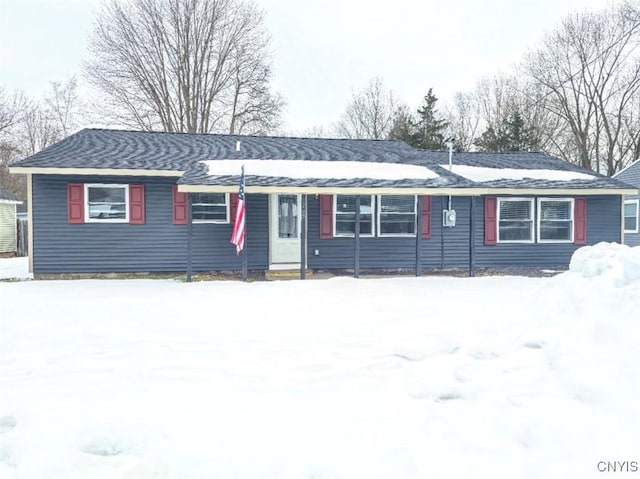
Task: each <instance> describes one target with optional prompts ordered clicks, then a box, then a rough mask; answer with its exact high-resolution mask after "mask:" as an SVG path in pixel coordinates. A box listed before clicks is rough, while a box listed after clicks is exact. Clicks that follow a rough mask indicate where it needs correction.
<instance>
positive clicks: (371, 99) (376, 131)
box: [335, 77, 400, 140]
mask: <svg viewBox="0 0 640 479" xmlns="http://www.w3.org/2000/svg"><path fill="white" fill-rule="evenodd" d="M399 107H400V105H399V102H398V100H397V99H396V97H395V95H394V94H393V92H392V91H391V90H387V89H386V88H385V87H384V84H383V82H382V80H381V79H380V78H377V77H376V78H372V79H371V81H370V82H369V85H368V86H367V87H366V88H363V89H362V90H359V91H357V92H354V93H353V95H352V97H351V101H350V102H349V104H348V105H347V107H346V109H345V111H344V113H343V114H342V117H341V118H340V121H339V122H338V123H337V124H336V126H335V128H336V131H337V133H338V134H339V135H340V136H343V137H345V138H368V139H374V140H377V139H381V138H387V136H388V135H389V132H390V130H391V127H392V126H393V119H394V115H395V113H396V111H397V109H398V108H399Z"/></svg>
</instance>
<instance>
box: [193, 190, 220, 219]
mask: <svg viewBox="0 0 640 479" xmlns="http://www.w3.org/2000/svg"><path fill="white" fill-rule="evenodd" d="M191 218H192V219H193V222H194V223H229V194H228V193H191Z"/></svg>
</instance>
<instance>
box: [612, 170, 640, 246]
mask: <svg viewBox="0 0 640 479" xmlns="http://www.w3.org/2000/svg"><path fill="white" fill-rule="evenodd" d="M615 178H616V180H620V181H624V182H625V183H627V184H628V185H630V186H632V187H633V188H637V189H640V160H638V161H636V162H635V163H634V164H633V165H631V166H629V168H627V169H626V170H624V171H621V172H620V173H618V174H617V175H615ZM639 198H640V195H633V196H625V198H624V199H625V200H637V199H639ZM624 243H625V244H627V245H629V246H640V231H638V233H625V234H624Z"/></svg>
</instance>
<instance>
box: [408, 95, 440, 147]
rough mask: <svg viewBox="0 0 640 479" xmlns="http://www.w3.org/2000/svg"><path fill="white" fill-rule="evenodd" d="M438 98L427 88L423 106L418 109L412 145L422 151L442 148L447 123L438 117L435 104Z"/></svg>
mask: <svg viewBox="0 0 640 479" xmlns="http://www.w3.org/2000/svg"><path fill="white" fill-rule="evenodd" d="M437 101H438V98H437V97H436V96H435V95H434V94H433V89H432V88H429V91H428V92H427V95H426V96H425V97H424V104H423V105H422V107H421V108H418V121H417V124H416V127H417V131H416V144H415V145H412V146H414V147H416V148H421V149H423V150H440V149H442V148H444V130H445V129H446V128H447V127H448V126H449V123H448V122H447V121H446V120H444V119H443V118H439V117H438V110H437V109H436V102H437Z"/></svg>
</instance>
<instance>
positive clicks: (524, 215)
mask: <svg viewBox="0 0 640 479" xmlns="http://www.w3.org/2000/svg"><path fill="white" fill-rule="evenodd" d="M533 214H534V212H533V198H498V243H533Z"/></svg>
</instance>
